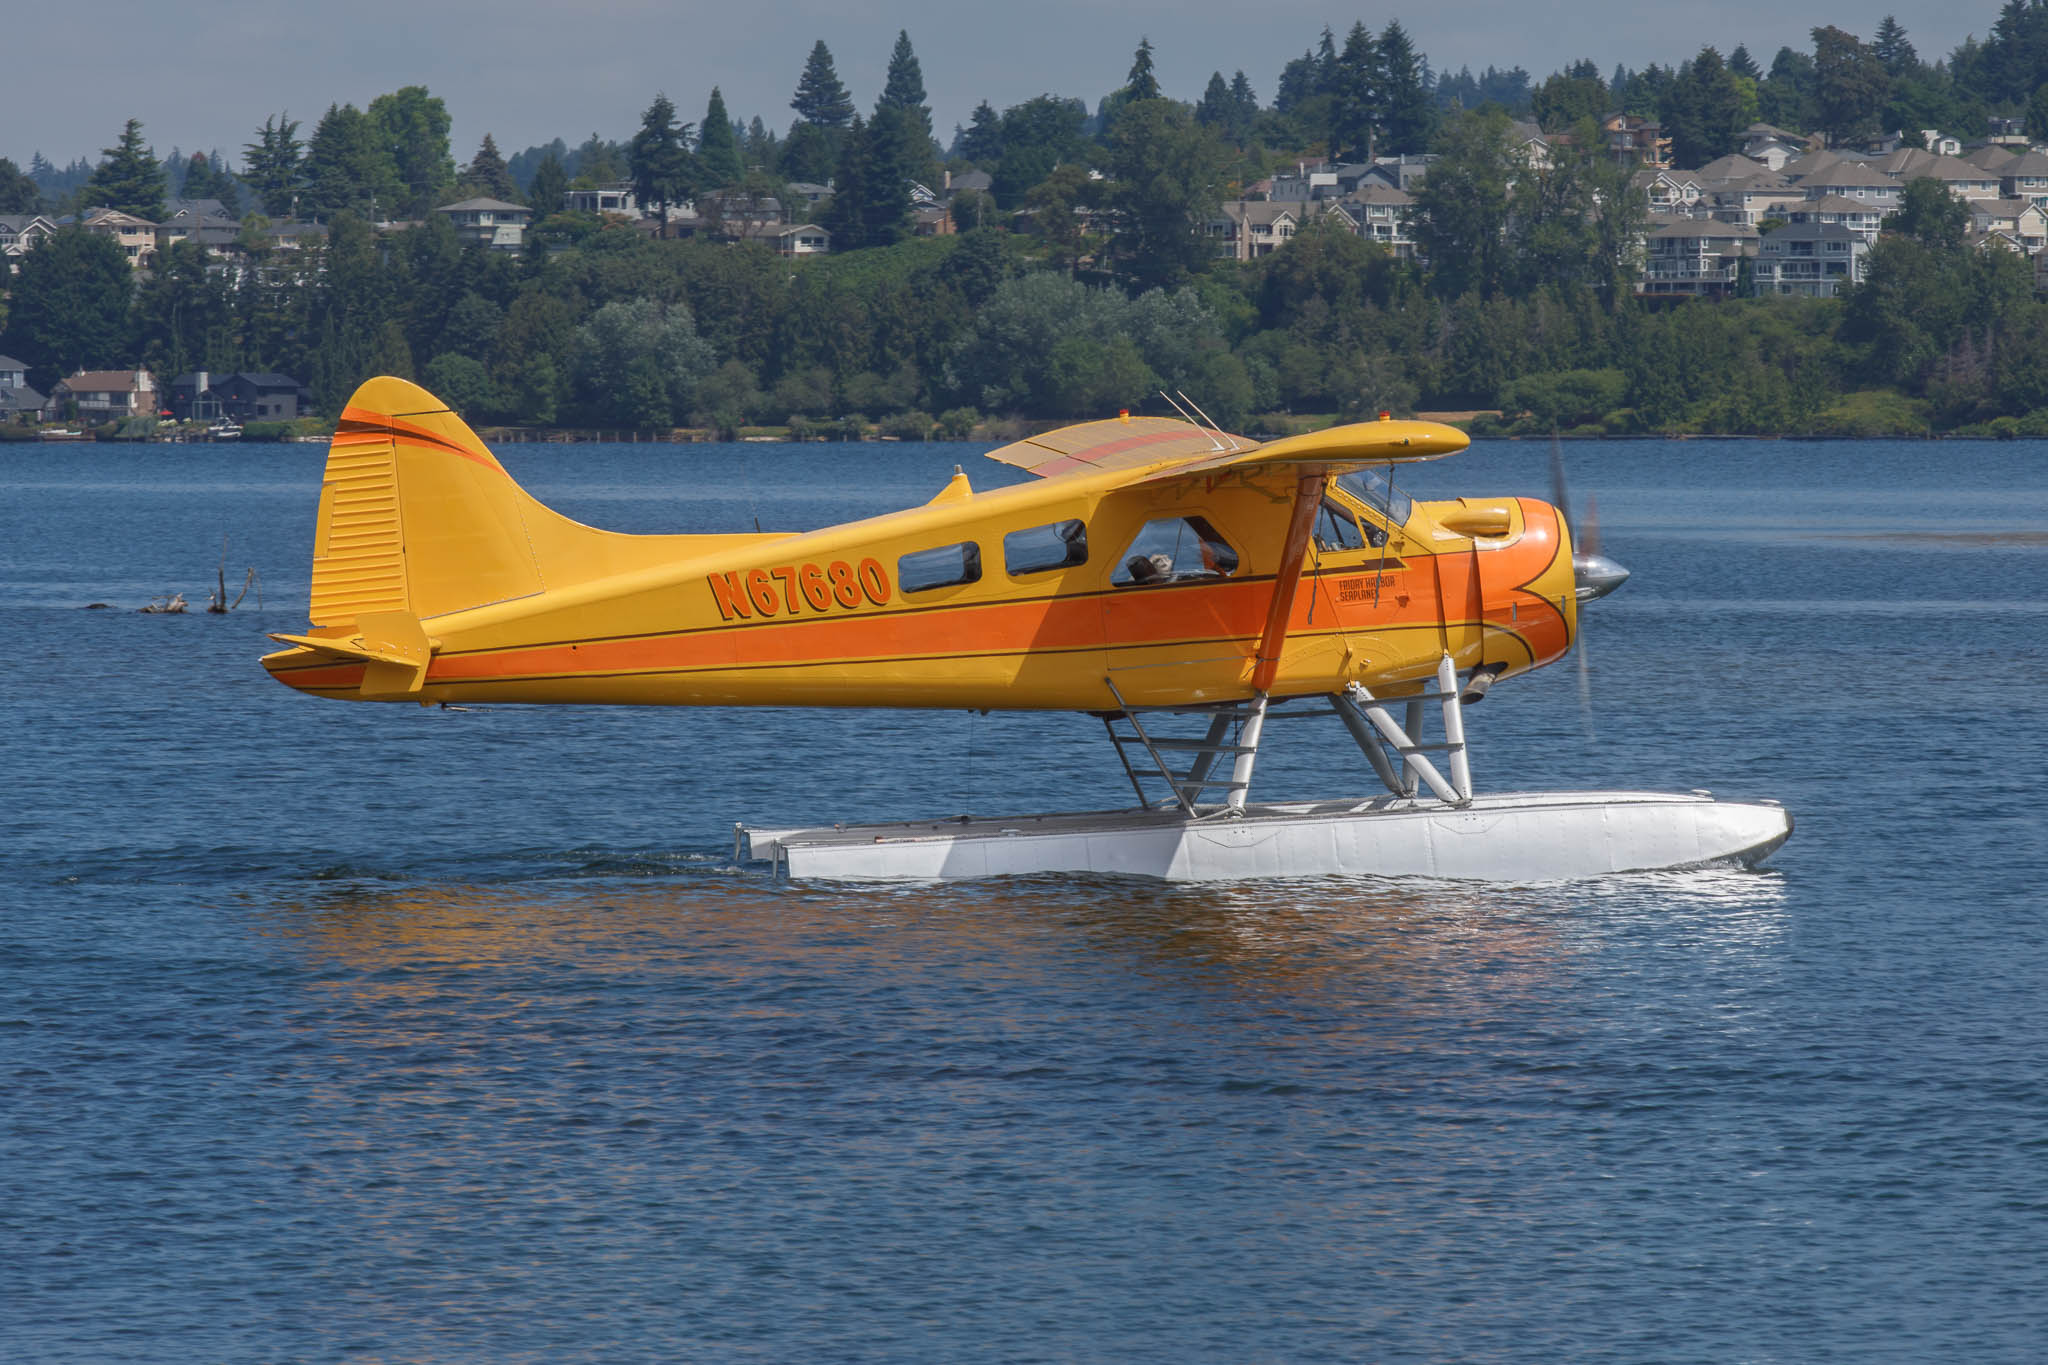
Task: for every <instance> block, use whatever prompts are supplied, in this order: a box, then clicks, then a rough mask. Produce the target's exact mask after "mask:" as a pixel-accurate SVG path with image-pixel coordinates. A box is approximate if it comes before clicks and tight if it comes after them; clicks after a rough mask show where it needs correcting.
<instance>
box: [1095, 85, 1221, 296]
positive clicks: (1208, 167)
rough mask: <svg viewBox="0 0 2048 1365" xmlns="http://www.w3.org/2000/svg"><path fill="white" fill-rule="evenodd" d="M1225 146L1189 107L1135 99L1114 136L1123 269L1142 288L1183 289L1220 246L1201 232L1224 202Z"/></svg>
mask: <svg viewBox="0 0 2048 1365" xmlns="http://www.w3.org/2000/svg"><path fill="white" fill-rule="evenodd" d="M1224 158H1225V153H1224V150H1223V146H1222V143H1221V142H1220V141H1219V140H1218V139H1217V137H1216V135H1215V134H1214V133H1212V132H1211V131H1209V130H1208V129H1207V128H1204V127H1202V126H1201V125H1199V124H1197V123H1196V122H1195V120H1194V116H1193V114H1191V113H1190V112H1189V110H1188V107H1187V106H1186V105H1184V104H1179V103H1176V102H1175V101H1172V100H1163V99H1162V100H1133V101H1132V102H1131V103H1130V104H1127V105H1125V106H1124V110H1123V113H1122V114H1121V116H1119V118H1118V119H1117V123H1116V127H1115V128H1114V129H1112V130H1111V132H1110V137H1109V166H1108V170H1109V173H1110V179H1111V181H1112V184H1111V186H1110V187H1109V191H1108V193H1109V201H1110V208H1111V209H1112V210H1113V211H1114V213H1115V216H1116V240H1115V247H1116V252H1117V258H1118V262H1119V265H1120V267H1121V268H1122V270H1123V271H1124V273H1125V274H1127V275H1128V276H1129V277H1130V279H1131V281H1132V283H1133V284H1134V285H1135V286H1136V287H1137V288H1139V289H1141V290H1142V289H1148V288H1152V287H1155V286H1162V285H1163V286H1169V287H1171V286H1178V285H1180V284H1181V283H1183V282H1185V281H1186V280H1187V278H1188V277H1189V276H1190V275H1193V274H1196V273H1198V272H1200V271H1201V270H1202V269H1203V267H1205V266H1206V265H1207V264H1208V262H1209V258H1210V256H1211V255H1212V254H1213V248H1212V246H1211V244H1210V241H1209V239H1208V238H1207V237H1206V236H1204V235H1202V232H1201V229H1202V227H1203V225H1204V224H1206V223H1207V222H1208V220H1209V218H1210V217H1211V216H1212V215H1213V214H1214V213H1215V212H1216V207H1217V205H1218V204H1219V203H1220V202H1221V200H1222V183H1223V166H1224Z"/></svg>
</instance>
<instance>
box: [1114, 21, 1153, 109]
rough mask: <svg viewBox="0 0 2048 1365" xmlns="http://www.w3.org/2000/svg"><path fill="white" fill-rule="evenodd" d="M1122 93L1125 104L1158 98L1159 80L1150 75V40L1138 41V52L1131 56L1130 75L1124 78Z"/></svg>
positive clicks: (1144, 38)
mask: <svg viewBox="0 0 2048 1365" xmlns="http://www.w3.org/2000/svg"><path fill="white" fill-rule="evenodd" d="M1123 93H1124V99H1125V101H1126V102H1136V101H1138V100H1156V99H1158V98H1159V79H1158V77H1156V76H1154V75H1153V74H1152V40H1151V39H1150V38H1146V37H1140V38H1139V39H1138V50H1137V51H1136V52H1133V53H1132V54H1131V73H1130V75H1128V76H1126V77H1125V78H1124V90H1123Z"/></svg>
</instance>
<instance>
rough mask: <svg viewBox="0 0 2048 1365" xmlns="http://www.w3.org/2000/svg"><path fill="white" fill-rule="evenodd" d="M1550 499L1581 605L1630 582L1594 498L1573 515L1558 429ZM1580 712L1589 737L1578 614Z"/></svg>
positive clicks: (1588, 681) (1588, 694)
mask: <svg viewBox="0 0 2048 1365" xmlns="http://www.w3.org/2000/svg"><path fill="white" fill-rule="evenodd" d="M1550 500H1551V502H1552V503H1554V504H1555V505H1556V507H1557V513H1558V515H1559V516H1561V517H1563V518H1564V526H1565V530H1566V531H1567V532H1569V533H1570V535H1571V538H1572V582H1573V584H1574V586H1575V591H1576V596H1577V597H1578V599H1579V605H1580V607H1581V608H1583V607H1584V606H1585V604H1586V603H1588V602H1591V601H1594V600H1595V599H1597V598H1601V597H1605V596H1607V594H1608V593H1611V592H1613V591H1614V590H1615V589H1616V588H1618V587H1620V586H1621V585H1622V584H1624V583H1626V582H1628V570H1627V569H1624V568H1623V567H1621V565H1619V564H1617V563H1615V562H1614V561H1613V560H1611V559H1609V558H1608V557H1607V556H1606V555H1603V554H1601V553H1600V517H1599V513H1598V510H1597V508H1596V506H1595V504H1594V503H1593V502H1592V500H1591V499H1588V500H1587V503H1586V517H1585V520H1584V521H1583V522H1580V521H1578V520H1577V519H1575V518H1574V517H1573V516H1572V500H1571V491H1570V489H1568V488H1567V487H1566V486H1565V478H1564V444H1563V442H1561V441H1559V440H1558V438H1557V432H1556V431H1555V430H1552V431H1551V433H1550ZM1578 646H1579V648H1578V655H1579V715H1580V719H1581V720H1582V721H1583V722H1584V723H1585V727H1586V738H1588V739H1591V738H1592V737H1593V678H1592V664H1591V663H1590V662H1589V661H1588V659H1587V657H1586V617H1585V613H1584V612H1583V611H1581V612H1580V614H1579V639H1578Z"/></svg>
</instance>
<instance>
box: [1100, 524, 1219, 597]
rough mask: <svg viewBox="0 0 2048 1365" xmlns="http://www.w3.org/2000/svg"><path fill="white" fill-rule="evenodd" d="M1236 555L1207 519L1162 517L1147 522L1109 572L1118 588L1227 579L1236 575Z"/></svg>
mask: <svg viewBox="0 0 2048 1365" xmlns="http://www.w3.org/2000/svg"><path fill="white" fill-rule="evenodd" d="M1237 562H1238V561H1237V551H1235V550H1233V549H1231V548H1230V542H1229V541H1227V540H1225V539H1224V538H1223V537H1222V536H1221V535H1220V534H1218V533H1217V530H1216V528H1215V527H1214V526H1211V525H1210V524H1209V521H1208V518H1206V517H1163V518H1161V519H1160V520H1158V521H1148V522H1146V523H1145V527H1144V529H1143V530H1141V531H1139V532H1138V534H1137V537H1136V539H1134V540H1132V541H1131V544H1130V547H1129V548H1128V549H1126V550H1125V551H1124V552H1123V554H1122V556H1121V557H1119V559H1118V561H1117V566H1116V568H1115V569H1114V570H1112V571H1111V572H1110V575H1109V581H1110V582H1111V583H1113V584H1115V585H1116V586H1118V587H1130V586H1132V585H1134V584H1137V585H1143V584H1154V583H1175V582H1181V581H1183V580H1188V579H1197V578H1228V577H1229V576H1230V575H1231V574H1234V573H1236V572H1237Z"/></svg>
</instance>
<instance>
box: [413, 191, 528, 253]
mask: <svg viewBox="0 0 2048 1365" xmlns="http://www.w3.org/2000/svg"><path fill="white" fill-rule="evenodd" d="M434 212H436V213H438V214H441V215H442V216H443V217H445V218H447V219H448V221H449V222H451V223H453V224H454V225H455V235H456V236H458V237H460V238H461V239H462V240H463V241H464V242H466V243H469V244H470V245H473V246H481V247H488V248H490V249H491V250H493V251H517V250H519V249H520V248H521V247H523V246H525V245H526V225H527V223H528V222H530V221H532V219H533V210H532V209H530V208H526V207H524V206H523V205H520V204H508V203H506V202H505V201H504V200H502V199H488V198H477V199H464V200H462V201H460V202H459V203H454V204H443V205H441V207H439V208H437V209H435V210H434Z"/></svg>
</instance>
